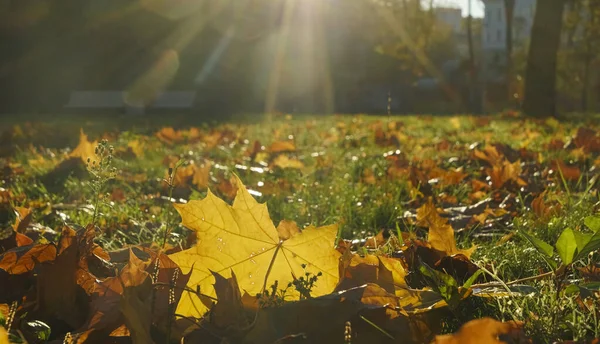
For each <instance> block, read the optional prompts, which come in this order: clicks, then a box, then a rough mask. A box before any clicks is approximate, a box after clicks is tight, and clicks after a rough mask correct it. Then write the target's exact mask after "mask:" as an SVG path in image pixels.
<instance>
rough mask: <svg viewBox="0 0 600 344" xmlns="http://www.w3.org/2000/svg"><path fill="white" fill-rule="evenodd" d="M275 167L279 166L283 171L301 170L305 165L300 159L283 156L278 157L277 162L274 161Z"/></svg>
mask: <svg viewBox="0 0 600 344" xmlns="http://www.w3.org/2000/svg"><path fill="white" fill-rule="evenodd" d="M273 166H277V167H279V168H282V169H286V168H293V169H298V170H301V169H303V168H304V163H303V162H302V161H300V160H298V159H294V158H290V157H288V156H287V155H284V154H281V155H278V156H277V157H276V158H275V160H273Z"/></svg>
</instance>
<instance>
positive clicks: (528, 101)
mask: <svg viewBox="0 0 600 344" xmlns="http://www.w3.org/2000/svg"><path fill="white" fill-rule="evenodd" d="M564 8H565V0H544V1H543V6H542V4H541V3H540V5H539V6H537V8H536V11H535V17H534V21H533V28H532V32H531V43H530V46H529V56H528V59H527V71H526V75H525V100H524V103H523V111H524V112H525V113H526V114H527V115H529V116H533V117H547V116H554V115H556V71H557V60H558V48H559V46H560V39H561V30H562V23H563V13H564Z"/></svg>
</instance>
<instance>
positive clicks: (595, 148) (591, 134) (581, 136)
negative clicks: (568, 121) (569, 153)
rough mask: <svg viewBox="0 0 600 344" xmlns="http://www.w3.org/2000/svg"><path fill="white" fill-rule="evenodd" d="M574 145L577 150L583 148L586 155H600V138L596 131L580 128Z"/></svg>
mask: <svg viewBox="0 0 600 344" xmlns="http://www.w3.org/2000/svg"><path fill="white" fill-rule="evenodd" d="M573 143H575V146H576V147H577V148H583V150H584V151H585V152H586V153H600V136H599V135H598V133H597V132H596V131H595V130H594V129H590V128H585V127H580V128H579V129H577V134H576V135H575V137H574V138H573Z"/></svg>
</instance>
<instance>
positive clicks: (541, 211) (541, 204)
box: [531, 191, 561, 219]
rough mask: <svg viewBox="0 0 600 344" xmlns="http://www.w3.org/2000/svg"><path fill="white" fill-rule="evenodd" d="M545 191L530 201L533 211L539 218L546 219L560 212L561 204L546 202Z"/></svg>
mask: <svg viewBox="0 0 600 344" xmlns="http://www.w3.org/2000/svg"><path fill="white" fill-rule="evenodd" d="M546 193H547V191H544V192H542V193H541V194H540V195H539V196H537V197H536V198H534V199H533V201H531V208H532V209H533V213H534V214H535V216H537V217H538V218H539V219H548V218H550V217H552V216H557V215H558V213H559V212H560V209H561V206H560V204H558V203H556V202H555V203H551V202H546V200H545V197H546Z"/></svg>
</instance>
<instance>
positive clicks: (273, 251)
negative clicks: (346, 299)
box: [170, 179, 340, 317]
mask: <svg viewBox="0 0 600 344" xmlns="http://www.w3.org/2000/svg"><path fill="white" fill-rule="evenodd" d="M237 185H238V191H237V195H236V198H235V200H234V203H233V206H230V205H228V204H227V203H225V202H224V201H223V200H221V199H219V198H218V197H216V196H215V195H214V194H213V193H212V192H210V191H209V192H208V195H207V196H206V198H204V199H203V200H193V201H190V202H188V203H187V204H176V205H175V208H176V209H177V211H178V212H179V213H180V214H181V217H182V223H183V225H184V226H186V227H188V228H190V229H192V230H193V231H195V232H196V235H197V242H198V243H197V245H196V246H195V247H193V248H191V249H188V250H185V251H182V252H178V253H175V254H173V255H170V257H171V259H172V260H173V261H174V262H175V263H176V264H177V265H179V266H180V267H181V268H182V269H184V271H189V269H192V276H191V277H190V281H189V282H188V286H189V287H190V288H191V289H193V290H195V289H196V287H200V291H201V292H202V293H204V294H207V295H210V296H215V293H214V288H213V286H212V284H213V281H214V276H213V274H212V271H214V272H217V273H219V274H221V275H223V276H224V277H225V278H227V277H228V276H229V275H230V271H233V272H235V274H236V276H237V280H238V282H239V285H240V288H242V289H243V290H245V291H247V292H248V293H250V294H251V295H255V294H257V293H259V292H261V290H262V289H263V284H264V285H266V286H267V287H268V286H270V285H272V284H273V282H274V281H278V282H279V285H287V284H288V282H291V281H292V280H293V279H294V278H297V277H300V276H303V275H304V273H305V269H303V268H302V265H304V264H305V265H306V271H307V272H311V273H314V274H317V273H318V272H322V273H323V276H321V277H319V280H318V282H317V283H316V285H315V287H314V289H313V291H312V292H313V296H318V295H324V294H328V293H330V292H331V291H332V290H333V288H334V287H335V285H336V283H337V281H338V271H337V270H338V258H339V256H340V254H339V252H338V251H337V250H335V249H334V243H335V238H336V235H337V226H335V225H333V226H325V227H320V228H315V227H312V226H311V227H309V228H306V229H304V230H303V231H302V232H301V233H299V234H297V235H295V236H293V237H291V238H290V239H288V240H285V241H280V238H279V234H278V232H277V229H276V228H275V226H274V225H273V222H272V221H271V219H270V217H269V212H268V210H267V206H266V205H265V204H260V203H258V202H256V200H255V199H254V198H252V196H251V195H250V193H248V191H247V190H246V188H245V186H244V185H243V184H242V182H241V181H240V180H239V179H237ZM267 274H268V278H267V279H266V280H265V277H266V276H267ZM292 296H296V295H292ZM205 311H206V307H205V306H203V304H202V303H201V302H200V299H199V298H198V297H197V296H196V295H194V294H192V293H186V295H184V296H183V298H182V300H181V301H180V303H179V306H178V308H177V313H179V314H183V315H188V316H196V317H199V316H201V315H202V314H203V313H204V312H205Z"/></svg>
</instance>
